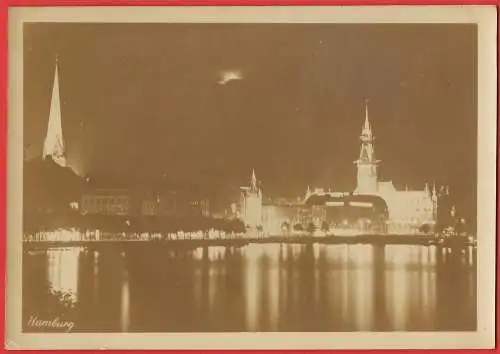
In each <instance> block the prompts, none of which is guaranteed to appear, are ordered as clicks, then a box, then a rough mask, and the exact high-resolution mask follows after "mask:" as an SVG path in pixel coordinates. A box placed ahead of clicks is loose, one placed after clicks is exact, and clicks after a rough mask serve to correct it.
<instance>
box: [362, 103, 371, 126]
mask: <svg viewBox="0 0 500 354" xmlns="http://www.w3.org/2000/svg"><path fill="white" fill-rule="evenodd" d="M364 132H367V133H368V132H369V133H371V127H370V120H369V118H368V99H365V124H364V126H363V133H364Z"/></svg>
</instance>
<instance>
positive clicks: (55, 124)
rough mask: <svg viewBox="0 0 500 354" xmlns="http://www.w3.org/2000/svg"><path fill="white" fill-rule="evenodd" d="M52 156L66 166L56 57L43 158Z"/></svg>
mask: <svg viewBox="0 0 500 354" xmlns="http://www.w3.org/2000/svg"><path fill="white" fill-rule="evenodd" d="M47 156H51V157H52V159H53V160H54V162H55V163H57V164H58V165H60V166H63V167H65V166H66V157H65V147H64V140H63V134H62V125H61V101H60V97H59V71H58V59H57V57H56V68H55V71H54V85H53V87H52V100H51V102H50V111H49V122H48V125H47V135H46V137H45V141H44V144H43V158H44V159H45V158H46V157H47Z"/></svg>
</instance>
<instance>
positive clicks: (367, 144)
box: [355, 101, 379, 163]
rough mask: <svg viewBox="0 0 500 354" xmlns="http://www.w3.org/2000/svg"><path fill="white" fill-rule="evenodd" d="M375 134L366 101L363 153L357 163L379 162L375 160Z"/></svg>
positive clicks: (362, 135) (362, 138) (361, 152)
mask: <svg viewBox="0 0 500 354" xmlns="http://www.w3.org/2000/svg"><path fill="white" fill-rule="evenodd" d="M373 140H374V137H373V134H372V127H371V125H370V119H369V115H368V101H365V121H364V123H363V127H362V130H361V141H362V144H361V151H360V153H359V159H358V160H357V161H355V162H356V163H377V162H379V161H378V160H376V158H375V149H374V147H373Z"/></svg>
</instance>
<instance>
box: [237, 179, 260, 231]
mask: <svg viewBox="0 0 500 354" xmlns="http://www.w3.org/2000/svg"><path fill="white" fill-rule="evenodd" d="M240 215H241V217H242V219H243V222H244V223H245V225H247V226H250V227H257V226H261V225H262V190H261V188H260V187H259V186H258V183H257V177H256V175H255V170H253V171H252V177H251V179H250V186H249V187H241V195H240Z"/></svg>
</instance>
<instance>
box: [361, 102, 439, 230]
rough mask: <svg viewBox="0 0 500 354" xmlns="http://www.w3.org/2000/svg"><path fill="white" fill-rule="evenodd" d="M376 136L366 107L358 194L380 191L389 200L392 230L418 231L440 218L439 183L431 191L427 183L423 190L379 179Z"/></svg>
mask: <svg viewBox="0 0 500 354" xmlns="http://www.w3.org/2000/svg"><path fill="white" fill-rule="evenodd" d="M374 140H375V138H374V136H373V132H372V128H371V125H370V121H369V117H368V107H367V106H366V107H365V122H364V124H363V128H362V131H361V152H360V156H359V159H358V160H357V161H355V163H356V165H357V186H356V189H355V191H354V194H360V195H377V196H380V197H382V198H383V199H384V200H385V202H386V203H387V207H388V211H389V220H388V225H389V230H388V231H389V232H392V233H397V232H402V233H403V232H404V233H408V232H414V231H417V230H418V229H419V228H421V227H422V226H423V225H434V224H435V221H436V208H437V205H436V203H437V196H436V190H435V186H434V188H433V191H432V192H431V191H430V189H429V185H428V184H426V185H425V188H424V189H422V190H404V191H399V190H397V189H396V188H395V187H394V185H393V183H392V181H379V180H378V164H379V162H380V160H377V159H376V158H375V149H374Z"/></svg>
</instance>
